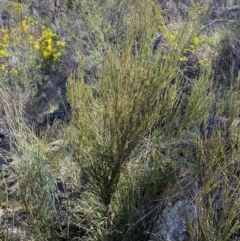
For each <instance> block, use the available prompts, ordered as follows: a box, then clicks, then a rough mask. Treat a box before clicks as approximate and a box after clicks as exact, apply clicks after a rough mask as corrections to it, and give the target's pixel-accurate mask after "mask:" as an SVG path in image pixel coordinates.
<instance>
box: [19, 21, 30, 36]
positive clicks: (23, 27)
mask: <svg viewBox="0 0 240 241" xmlns="http://www.w3.org/2000/svg"><path fill="white" fill-rule="evenodd" d="M20 28H21V29H22V31H23V32H24V33H26V32H27V29H28V25H27V21H26V20H25V19H24V20H23V21H22V22H21V23H20Z"/></svg>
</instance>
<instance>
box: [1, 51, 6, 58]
mask: <svg viewBox="0 0 240 241" xmlns="http://www.w3.org/2000/svg"><path fill="white" fill-rule="evenodd" d="M6 55H7V52H6V51H5V50H3V49H0V58H1V57H5V56H6Z"/></svg>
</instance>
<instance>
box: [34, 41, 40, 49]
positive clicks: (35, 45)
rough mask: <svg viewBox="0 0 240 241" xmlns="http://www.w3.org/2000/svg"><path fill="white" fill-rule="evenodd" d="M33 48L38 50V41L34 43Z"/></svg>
mask: <svg viewBox="0 0 240 241" xmlns="http://www.w3.org/2000/svg"><path fill="white" fill-rule="evenodd" d="M34 48H35V49H36V50H40V44H39V42H36V43H35V44H34Z"/></svg>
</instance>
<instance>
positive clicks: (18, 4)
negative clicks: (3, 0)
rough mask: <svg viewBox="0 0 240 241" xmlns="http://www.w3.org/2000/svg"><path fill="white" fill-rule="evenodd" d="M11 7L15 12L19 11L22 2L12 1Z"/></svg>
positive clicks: (21, 8)
mask: <svg viewBox="0 0 240 241" xmlns="http://www.w3.org/2000/svg"><path fill="white" fill-rule="evenodd" d="M13 8H14V10H15V11H16V12H17V13H21V12H22V10H23V7H22V4H21V3H16V2H14V3H13Z"/></svg>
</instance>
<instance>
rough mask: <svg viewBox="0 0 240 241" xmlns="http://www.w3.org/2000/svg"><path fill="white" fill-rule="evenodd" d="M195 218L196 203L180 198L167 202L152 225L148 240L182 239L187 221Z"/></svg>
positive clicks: (182, 240)
mask: <svg viewBox="0 0 240 241" xmlns="http://www.w3.org/2000/svg"><path fill="white" fill-rule="evenodd" d="M196 218H197V212H196V205H195V204H189V203H188V202H187V201H185V200H180V201H178V202H176V203H175V204H174V205H173V204H172V203H169V204H168V206H167V207H166V208H165V209H164V210H163V212H162V214H161V215H160V217H159V218H158V220H157V221H156V222H155V224H154V226H153V231H152V235H151V237H150V239H149V241H157V240H163V241H184V240H185V236H186V231H187V223H188V222H189V221H194V220H196Z"/></svg>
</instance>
